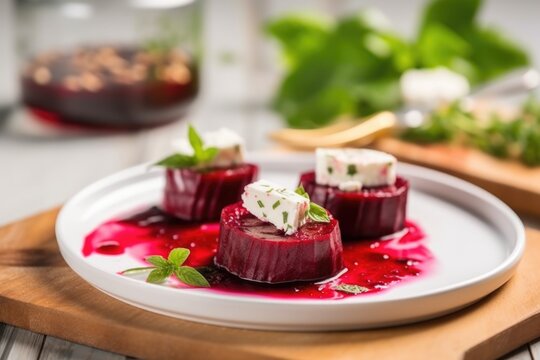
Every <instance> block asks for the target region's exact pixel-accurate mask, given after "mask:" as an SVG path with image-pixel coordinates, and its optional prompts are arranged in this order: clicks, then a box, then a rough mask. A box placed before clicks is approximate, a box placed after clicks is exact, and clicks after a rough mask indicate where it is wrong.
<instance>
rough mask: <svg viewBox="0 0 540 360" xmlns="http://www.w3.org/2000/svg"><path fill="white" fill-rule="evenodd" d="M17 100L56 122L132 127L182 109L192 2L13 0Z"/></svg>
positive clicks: (191, 48)
mask: <svg viewBox="0 0 540 360" xmlns="http://www.w3.org/2000/svg"><path fill="white" fill-rule="evenodd" d="M16 12H17V50H18V51H17V52H18V56H19V62H18V63H19V64H21V69H20V91H21V100H22V103H23V104H24V106H26V107H27V108H28V109H29V110H30V112H31V113H32V114H33V115H35V117H36V118H38V119H40V120H43V121H47V122H52V123H56V124H77V125H84V126H91V127H106V128H125V129H138V128H143V127H150V126H156V125H160V124H164V123H168V122H172V121H174V120H177V119H179V118H181V117H182V115H184V114H185V112H186V110H187V107H188V105H189V104H191V103H192V102H193V100H194V99H195V97H196V95H197V92H198V88H199V58H200V53H199V49H200V43H199V41H200V28H201V23H200V4H199V2H198V1H194V0H18V1H17V3H16Z"/></svg>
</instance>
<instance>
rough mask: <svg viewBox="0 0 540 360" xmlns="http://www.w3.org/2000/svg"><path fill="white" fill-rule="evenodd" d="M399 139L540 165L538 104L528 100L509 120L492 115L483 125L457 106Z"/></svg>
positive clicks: (539, 111)
mask: <svg viewBox="0 0 540 360" xmlns="http://www.w3.org/2000/svg"><path fill="white" fill-rule="evenodd" d="M402 137H403V138H404V139H405V140H408V141H412V142H416V143H421V144H429V143H457V144H458V145H464V146H469V147H476V148H478V149H480V150H482V151H484V152H486V153H488V154H491V155H493V156H495V157H498V158H509V159H515V160H519V161H521V162H522V163H524V164H526V165H528V166H535V165H540V101H538V100H535V99H533V98H531V99H529V100H528V101H526V102H525V103H524V104H523V105H522V106H521V108H520V109H519V111H518V112H517V113H516V115H515V116H514V117H512V118H508V119H502V118H501V117H500V116H499V115H497V114H491V116H490V117H489V118H488V119H486V120H484V121H478V118H477V116H475V114H473V113H472V112H470V111H468V110H465V109H463V108H462V106H461V105H460V103H459V102H456V103H454V104H452V105H451V106H448V107H445V108H441V109H438V110H437V111H435V112H434V113H432V114H431V116H430V118H429V120H428V121H427V122H426V123H424V124H423V125H422V126H420V127H417V128H411V129H408V130H407V131H406V132H405V133H403V135H402Z"/></svg>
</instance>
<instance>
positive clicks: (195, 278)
mask: <svg viewBox="0 0 540 360" xmlns="http://www.w3.org/2000/svg"><path fill="white" fill-rule="evenodd" d="M189 254H190V251H189V250H188V249H184V248H176V249H173V250H172V251H171V252H170V253H169V256H168V258H167V259H165V258H164V257H163V256H159V255H153V256H149V257H147V258H146V261H147V262H149V263H150V264H152V265H154V266H147V267H137V268H131V269H127V270H124V271H122V274H131V273H136V272H139V271H148V270H152V271H151V272H150V274H148V277H147V278H146V281H147V282H149V283H154V284H158V283H162V282H164V281H165V280H167V278H168V277H169V276H171V275H173V274H174V275H175V276H176V277H177V278H178V280H180V281H181V282H183V283H184V284H186V285H190V286H194V287H210V284H209V283H208V281H207V280H206V279H205V278H204V276H203V275H202V274H201V273H199V272H198V271H197V270H195V269H194V268H192V267H190V266H182V264H184V262H185V261H186V260H187V258H188V257H189Z"/></svg>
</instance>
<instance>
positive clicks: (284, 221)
mask: <svg viewBox="0 0 540 360" xmlns="http://www.w3.org/2000/svg"><path fill="white" fill-rule="evenodd" d="M282 215H283V224H286V223H287V220H288V218H289V213H288V212H287V211H284V212H282Z"/></svg>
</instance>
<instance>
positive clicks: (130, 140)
mask: <svg viewBox="0 0 540 360" xmlns="http://www.w3.org/2000/svg"><path fill="white" fill-rule="evenodd" d="M422 2H423V1H421V0H417V1H414V2H413V3H414V5H415V7H418V6H419V5H420V4H421V3H422ZM287 3H288V2H285V1H273V0H261V1H257V2H254V1H250V0H227V1H217V0H215V1H212V0H209V1H205V3H204V10H203V11H204V16H205V32H204V33H205V36H204V41H205V47H206V49H205V55H206V59H205V64H204V75H205V77H204V79H203V92H202V94H201V96H200V99H199V101H198V103H197V104H196V106H195V107H194V109H193V111H192V112H191V113H190V115H189V116H188V117H187V120H189V121H190V122H192V123H194V124H195V125H196V126H197V127H198V128H200V129H201V130H203V131H204V130H208V129H212V128H216V127H218V126H227V127H229V128H232V129H234V130H236V131H238V132H239V133H241V134H243V135H244V136H245V137H246V138H247V147H248V149H249V150H250V151H271V150H272V144H271V143H270V142H269V141H268V140H267V139H266V136H265V134H266V133H267V132H268V131H269V130H272V129H277V128H278V127H279V126H280V120H279V118H278V117H277V116H276V115H274V114H272V113H271V112H269V111H268V110H266V107H265V106H264V104H265V102H267V100H268V99H269V97H270V95H271V93H272V91H273V89H274V88H275V85H276V81H277V79H278V77H277V76H276V69H275V67H273V63H274V59H275V56H274V55H275V49H274V48H273V47H272V46H270V45H269V44H267V43H263V42H262V41H261V38H260V36H261V35H260V34H258V32H257V31H256V29H257V28H258V27H259V26H260V24H261V21H262V19H263V18H266V17H268V16H272V15H275V14H277V13H280V12H282V11H287V10H289V8H290V7H291V6H294V7H295V8H296V9H302V8H303V7H312V6H313V5H315V6H316V7H318V8H319V9H321V8H322V9H323V10H324V11H325V12H327V13H332V12H339V11H346V10H350V9H352V8H354V7H357V6H353V5H352V4H353V2H351V1H343V2H341V3H340V4H341V5H339V6H338V5H336V2H333V1H329V0H326V1H325V0H318V1H314V0H303V1H295V5H290V4H289V5H287ZM370 3H377V4H380V5H381V6H383V7H384V10H385V11H386V12H387V13H390V16H392V15H394V18H396V19H398V20H397V24H396V25H397V28H398V29H400V28H404V27H406V26H409V24H408V23H407V22H412V21H413V20H414V19H415V15H414V14H413V12H414V11H411V12H409V13H406V14H402V13H401V11H400V10H399V6H400V5H402V3H401V2H400V1H389V2H387V3H386V2H385V4H384V5H383V4H381V3H379V2H376V1H375V2H374V1H372V2H370ZM531 3H532V2H531ZM497 4H498V5H497ZM497 4H496V5H495V6H499V7H501V8H504V7H505V6H506V5H505V4H506V2H502V1H500V2H498V3H497ZM409 5H410V4H409ZM225 13H226V14H229V15H231V16H223V14H225ZM501 13H504V9H502V10H501ZM529 15H530V16H529V17H531V16H532V13H531V14H529ZM524 16H527V15H526V14H524ZM520 19H521V18H520ZM519 21H522V20H519ZM0 22H1V21H0ZM522 22H523V23H526V21H522ZM224 29H226V31H224ZM524 31H525V30H524ZM409 32H410V31H409ZM231 54H232V57H231V56H230V55H231ZM224 55H227V56H224ZM226 58H227V59H229V61H224V59H226ZM230 59H232V60H233V61H232V62H231V61H230ZM269 67H270V69H269ZM3 85H5V84H3ZM15 118H17V120H14V119H15ZM25 119H26V115H25V114H24V113H23V112H20V111H17V112H16V113H15V115H13V116H12V117H11V118H10V119H8V121H7V122H6V124H5V125H4V127H3V130H2V128H1V127H0V169H1V170H0V199H1V200H0V224H5V223H8V222H10V221H13V220H16V219H18V218H21V217H24V216H28V215H30V214H32V213H37V212H40V211H43V210H46V209H48V208H51V207H53V206H55V205H58V204H61V203H62V202H64V201H65V200H67V199H68V198H69V197H70V196H71V195H73V194H74V193H76V192H77V191H78V190H80V189H81V188H82V187H84V186H85V185H87V184H89V183H92V182H93V181H95V180H98V179H99V178H101V177H103V176H105V175H108V174H111V173H113V172H115V171H118V170H120V169H122V168H126V167H129V166H132V165H135V164H138V163H141V162H144V161H150V160H155V159H158V158H159V157H161V156H162V155H164V154H166V153H168V152H169V151H170V150H171V149H170V142H171V140H172V139H174V138H178V137H180V136H182V135H183V133H184V132H185V124H186V122H185V121H182V122H179V123H176V124H172V125H170V126H166V127H163V128H159V129H153V130H150V131H144V132H137V133H130V134H114V135H101V136H96V135H93V136H89V135H86V136H75V137H65V136H62V135H58V134H56V133H55V132H51V133H44V132H42V131H41V130H39V129H35V128H33V127H32V126H30V127H29V126H27V125H28V121H27V120H25ZM1 124H2V119H0V125H1ZM396 351H398V350H396ZM396 355H398V354H396ZM179 357H181V354H179ZM397 357H399V356H397ZM83 358H84V359H123V358H125V356H122V355H119V354H113V353H108V352H104V351H101V350H98V349H93V348H89V347H86V346H82V345H78V344H74V343H70V342H67V341H63V340H61V339H57V338H53V337H50V336H44V335H41V334H36V333H32V332H29V331H26V330H23V329H18V328H14V327H11V326H8V325H4V324H0V359H1V360H5V359H83ZM508 358H512V359H524V360H525V359H538V360H540V341H539V342H535V343H531V344H529V345H528V346H524V347H523V348H521V349H518V350H516V352H515V353H513V354H510V355H509V357H508Z"/></svg>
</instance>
